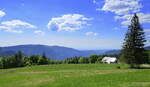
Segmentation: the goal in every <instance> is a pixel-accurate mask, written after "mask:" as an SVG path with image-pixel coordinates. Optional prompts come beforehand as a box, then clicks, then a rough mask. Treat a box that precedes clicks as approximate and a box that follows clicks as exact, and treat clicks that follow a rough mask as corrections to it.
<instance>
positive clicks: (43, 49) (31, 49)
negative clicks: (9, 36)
mask: <svg viewBox="0 0 150 87" xmlns="http://www.w3.org/2000/svg"><path fill="white" fill-rule="evenodd" d="M1 50H2V51H3V52H6V53H7V52H12V53H11V55H12V54H14V53H16V52H17V51H22V52H23V54H24V55H25V56H30V55H42V54H43V53H45V54H46V56H48V57H50V58H52V59H56V60H63V59H65V58H69V57H74V56H90V55H92V54H98V55H100V54H103V53H104V52H105V51H104V50H84V51H81V50H76V49H73V48H68V47H61V46H47V45H18V46H9V47H1ZM1 56H2V55H1ZM3 56H4V55H3ZM6 56H9V54H8V55H6Z"/></svg>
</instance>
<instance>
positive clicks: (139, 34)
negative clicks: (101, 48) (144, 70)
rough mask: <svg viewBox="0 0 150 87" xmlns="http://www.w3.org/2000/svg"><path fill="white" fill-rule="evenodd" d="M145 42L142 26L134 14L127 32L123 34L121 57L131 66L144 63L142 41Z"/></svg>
mask: <svg viewBox="0 0 150 87" xmlns="http://www.w3.org/2000/svg"><path fill="white" fill-rule="evenodd" d="M145 42H146V39H145V34H144V31H143V28H142V27H141V25H140V23H139V18H138V16H137V15H136V14H134V16H133V18H132V20H131V24H130V25H129V27H128V32H127V34H126V36H125V42H124V44H123V49H122V57H123V59H124V60H125V62H126V63H127V64H130V66H131V67H139V65H140V64H142V63H144V60H145V59H144V45H145V44H144V43H145Z"/></svg>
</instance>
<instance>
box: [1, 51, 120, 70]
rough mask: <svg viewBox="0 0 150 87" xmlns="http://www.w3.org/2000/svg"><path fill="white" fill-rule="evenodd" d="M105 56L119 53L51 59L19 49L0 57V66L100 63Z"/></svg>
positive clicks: (5, 67)
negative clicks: (9, 54)
mask: <svg viewBox="0 0 150 87" xmlns="http://www.w3.org/2000/svg"><path fill="white" fill-rule="evenodd" d="M105 56H110V57H111V56H112V57H116V58H119V55H117V54H112V55H91V56H89V57H71V58H67V59H65V60H53V59H51V58H48V57H47V56H46V55H45V54H44V53H43V55H42V56H39V55H31V56H23V53H22V52H21V51H19V52H17V53H16V54H15V55H14V56H7V57H3V58H0V68H1V69H7V68H16V67H25V66H32V65H46V64H89V63H102V61H101V60H102V58H103V57H105Z"/></svg>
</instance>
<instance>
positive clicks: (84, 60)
mask: <svg viewBox="0 0 150 87" xmlns="http://www.w3.org/2000/svg"><path fill="white" fill-rule="evenodd" d="M79 63H80V64H87V63H89V60H88V58H85V57H80V58H79Z"/></svg>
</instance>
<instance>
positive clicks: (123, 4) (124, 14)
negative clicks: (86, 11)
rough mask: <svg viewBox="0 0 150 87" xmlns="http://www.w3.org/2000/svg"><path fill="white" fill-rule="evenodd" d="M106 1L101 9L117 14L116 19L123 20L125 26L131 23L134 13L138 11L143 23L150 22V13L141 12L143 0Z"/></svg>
mask: <svg viewBox="0 0 150 87" xmlns="http://www.w3.org/2000/svg"><path fill="white" fill-rule="evenodd" d="M104 1H105V3H104V5H103V7H102V8H99V9H98V10H100V11H105V12H112V13H114V14H116V16H115V19H116V20H122V22H121V24H122V25H123V26H126V25H129V24H130V21H131V18H132V16H133V14H134V13H137V15H138V16H139V20H140V22H141V23H150V13H147V14H145V13H141V12H140V11H141V8H142V5H141V4H140V2H141V0H104Z"/></svg>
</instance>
